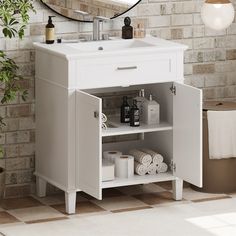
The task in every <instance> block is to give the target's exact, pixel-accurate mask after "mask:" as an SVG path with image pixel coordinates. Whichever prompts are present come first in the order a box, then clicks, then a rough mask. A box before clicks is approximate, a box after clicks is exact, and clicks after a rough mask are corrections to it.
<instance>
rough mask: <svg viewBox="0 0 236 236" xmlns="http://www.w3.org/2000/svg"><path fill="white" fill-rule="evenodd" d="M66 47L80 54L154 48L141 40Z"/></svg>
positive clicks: (69, 45)
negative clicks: (80, 52)
mask: <svg viewBox="0 0 236 236" xmlns="http://www.w3.org/2000/svg"><path fill="white" fill-rule="evenodd" d="M66 45H67V46H68V47H71V48H74V49H77V50H79V51H82V52H97V51H117V50H127V49H135V48H147V47H154V46H156V45H154V44H151V43H147V42H145V41H141V40H136V39H133V40H109V41H96V42H86V43H76V44H66Z"/></svg>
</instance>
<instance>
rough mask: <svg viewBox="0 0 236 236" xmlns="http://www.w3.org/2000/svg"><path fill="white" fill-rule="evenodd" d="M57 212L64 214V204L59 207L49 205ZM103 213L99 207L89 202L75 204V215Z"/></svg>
mask: <svg viewBox="0 0 236 236" xmlns="http://www.w3.org/2000/svg"><path fill="white" fill-rule="evenodd" d="M51 207H53V208H54V209H56V210H57V211H60V212H61V213H63V214H66V211H65V204H59V205H51ZM102 211H105V210H104V209H103V208H101V207H100V206H98V205H96V204H94V203H92V202H90V201H82V202H78V203H77V204H76V214H86V213H95V212H102Z"/></svg>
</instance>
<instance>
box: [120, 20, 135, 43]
mask: <svg viewBox="0 0 236 236" xmlns="http://www.w3.org/2000/svg"><path fill="white" fill-rule="evenodd" d="M124 23H125V25H124V26H123V27H122V39H132V38H133V27H132V26H131V19H130V17H125V19H124Z"/></svg>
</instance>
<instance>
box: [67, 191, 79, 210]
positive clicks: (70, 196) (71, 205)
mask: <svg viewBox="0 0 236 236" xmlns="http://www.w3.org/2000/svg"><path fill="white" fill-rule="evenodd" d="M65 200H66V213H67V214H74V213H75V208H76V192H69V193H67V192H65Z"/></svg>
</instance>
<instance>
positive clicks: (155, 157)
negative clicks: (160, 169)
mask: <svg viewBox="0 0 236 236" xmlns="http://www.w3.org/2000/svg"><path fill="white" fill-rule="evenodd" d="M141 151H142V152H145V153H147V154H149V155H151V157H152V163H154V164H156V165H159V164H161V163H162V162H163V160H164V158H163V156H162V155H161V154H159V153H158V152H154V151H153V150H151V149H147V148H144V149H141Z"/></svg>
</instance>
